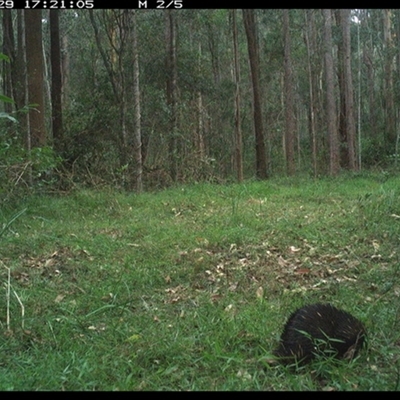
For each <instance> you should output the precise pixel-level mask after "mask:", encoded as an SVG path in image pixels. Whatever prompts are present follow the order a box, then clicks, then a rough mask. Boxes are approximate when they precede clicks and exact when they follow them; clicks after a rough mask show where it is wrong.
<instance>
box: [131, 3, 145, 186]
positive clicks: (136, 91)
mask: <svg viewBox="0 0 400 400" xmlns="http://www.w3.org/2000/svg"><path fill="white" fill-rule="evenodd" d="M132 36H133V37H132V53H133V104H134V110H133V111H134V114H133V115H134V118H133V158H134V165H135V167H134V173H133V175H134V189H135V191H136V192H138V193H140V192H141V191H142V189H143V184H142V173H143V165H142V135H141V122H140V85H139V77H140V75H139V48H138V38H137V36H138V29H137V21H136V10H133V11H132Z"/></svg>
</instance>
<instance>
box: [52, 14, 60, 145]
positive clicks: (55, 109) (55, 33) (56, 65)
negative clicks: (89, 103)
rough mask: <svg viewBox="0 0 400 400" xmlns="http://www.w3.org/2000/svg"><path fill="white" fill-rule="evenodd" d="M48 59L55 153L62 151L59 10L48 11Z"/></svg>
mask: <svg viewBox="0 0 400 400" xmlns="http://www.w3.org/2000/svg"><path fill="white" fill-rule="evenodd" d="M50 59H51V120H52V130H53V143H54V147H55V149H57V151H59V152H60V151H61V150H62V148H61V147H62V140H63V128H62V104H61V92H62V77H61V50H60V26H59V10H50Z"/></svg>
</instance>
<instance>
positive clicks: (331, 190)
mask: <svg viewBox="0 0 400 400" xmlns="http://www.w3.org/2000/svg"><path fill="white" fill-rule="evenodd" d="M25 208H26V211H25V212H24V213H23V214H22V215H20V216H19V217H18V218H17V219H16V220H15V221H13V222H12V224H10V225H9V226H8V227H7V229H5V230H4V232H3V234H2V235H1V236H0V257H1V260H2V263H3V265H1V270H0V273H1V275H0V276H1V279H2V281H3V283H4V290H3V295H2V296H3V301H2V302H1V305H0V328H1V331H2V332H1V335H0V348H1V352H2V355H3V356H2V359H1V360H0V371H1V373H0V389H1V390H314V389H325V390H371V389H373V390H398V389H399V387H400V384H399V379H400V378H399V377H400V333H399V332H400V329H399V324H400V318H399V315H400V301H399V296H400V277H399V273H400V271H399V269H400V266H399V243H400V179H398V178H397V177H390V176H389V177H388V176H385V177H383V178H382V176H378V175H375V176H364V177H363V176H355V177H351V176H350V177H349V176H348V177H345V178H338V179H335V180H333V179H324V180H320V181H311V180H306V179H304V180H298V179H297V180H296V181H295V180H280V181H275V180H271V181H268V182H249V183H245V184H243V185H237V184H233V185H227V186H222V185H209V184H199V185H193V186H185V187H179V188H175V189H170V190H166V191H163V192H160V193H156V194H148V193H146V194H142V195H140V196H137V195H134V194H132V195H125V194H119V193H116V192H111V191H110V192H107V191H102V192H95V191H80V192H77V193H74V194H71V195H69V196H67V197H44V196H42V197H30V198H28V199H25V200H24V201H21V203H20V204H18V205H15V209H13V210H3V211H2V212H1V213H0V218H1V219H0V220H1V222H2V223H3V224H6V223H7V222H8V221H10V220H11V219H12V216H13V215H15V213H16V212H19V211H21V210H22V209H25ZM5 267H7V268H10V269H11V285H12V289H14V290H15V292H16V293H17V295H18V296H19V297H20V299H21V301H22V303H23V305H24V307H25V315H24V317H23V318H22V316H21V307H20V304H19V303H18V301H17V299H16V297H15V296H14V295H13V293H11V298H10V330H8V329H7V320H6V311H7V305H6V283H7V269H6V268H5ZM316 301H329V302H332V303H333V304H335V305H336V306H338V307H341V308H343V309H345V310H347V311H349V312H351V313H353V314H354V315H355V316H357V317H358V318H360V319H361V320H363V321H364V323H365V325H366V327H367V331H368V333H369V338H368V349H367V350H364V351H363V352H362V353H361V354H360V356H359V357H358V358H357V359H355V360H353V361H352V362H351V363H349V362H344V361H340V362H339V361H337V362H333V361H332V360H328V361H327V360H318V361H316V362H314V363H313V364H311V365H309V366H306V367H304V368H303V369H301V370H299V371H297V372H296V373H294V372H293V371H290V370H288V369H285V368H284V367H281V366H271V365H270V364H269V363H268V362H267V361H268V358H269V357H270V352H271V351H272V350H273V348H274V347H275V346H276V344H277V341H278V338H279V334H280V332H281V329H282V326H283V324H284V322H285V319H286V318H287V316H288V315H289V314H290V312H291V311H293V310H294V309H295V308H297V307H299V306H302V305H304V304H307V303H309V302H316ZM22 323H24V328H22Z"/></svg>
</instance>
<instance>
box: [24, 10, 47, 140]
mask: <svg viewBox="0 0 400 400" xmlns="http://www.w3.org/2000/svg"><path fill="white" fill-rule="evenodd" d="M24 20H25V44H26V69H27V82H28V103H29V105H34V106H33V109H31V110H30V111H29V135H30V145H31V147H38V146H44V145H45V144H46V130H45V120H44V115H45V110H44V93H43V87H44V82H43V49H42V10H36V9H35V10H29V11H25V12H24ZM28 139H29V138H28ZM27 142H28V143H29V140H28V141H27Z"/></svg>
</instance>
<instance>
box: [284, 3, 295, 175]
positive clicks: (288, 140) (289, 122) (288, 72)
mask: <svg viewBox="0 0 400 400" xmlns="http://www.w3.org/2000/svg"><path fill="white" fill-rule="evenodd" d="M283 38H284V81H283V84H284V93H285V153H286V171H287V174H288V175H293V174H294V173H295V162H294V134H295V130H296V122H295V116H294V104H293V71H292V60H291V49H290V47H291V43H290V29H289V11H288V10H287V9H285V10H283Z"/></svg>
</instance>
